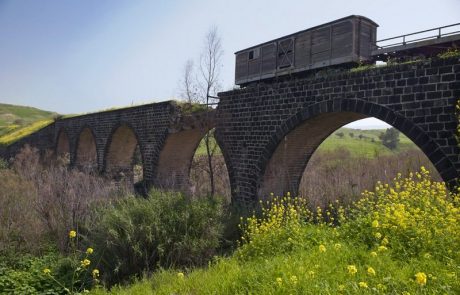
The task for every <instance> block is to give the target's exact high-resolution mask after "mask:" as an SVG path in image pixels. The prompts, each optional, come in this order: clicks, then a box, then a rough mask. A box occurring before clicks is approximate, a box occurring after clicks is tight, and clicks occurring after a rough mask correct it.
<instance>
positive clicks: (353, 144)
mask: <svg viewBox="0 0 460 295" xmlns="http://www.w3.org/2000/svg"><path fill="white" fill-rule="evenodd" d="M382 132H385V129H373V130H361V129H351V128H339V129H337V130H336V131H335V132H334V133H332V134H331V135H330V136H329V137H328V138H326V140H325V141H324V142H323V143H322V144H321V145H320V146H319V148H318V151H331V150H335V149H337V148H345V149H347V150H349V151H350V152H351V153H352V155H356V156H365V157H368V158H373V157H375V156H377V155H390V154H395V153H399V152H402V151H406V150H410V149H415V148H417V146H416V145H415V144H414V143H413V142H412V141H411V140H410V139H409V138H407V137H406V136H405V135H404V134H403V133H400V134H399V142H400V144H399V147H398V149H396V150H393V151H392V150H390V149H388V148H387V147H385V146H384V145H382V143H381V141H380V139H379V135H380V133H382ZM340 133H343V136H342V137H339V136H338V135H337V134H340ZM196 154H197V155H199V156H201V155H206V146H205V145H204V142H203V141H202V142H201V143H200V146H199V147H198V149H197V152H196ZM216 154H220V150H217V151H216Z"/></svg>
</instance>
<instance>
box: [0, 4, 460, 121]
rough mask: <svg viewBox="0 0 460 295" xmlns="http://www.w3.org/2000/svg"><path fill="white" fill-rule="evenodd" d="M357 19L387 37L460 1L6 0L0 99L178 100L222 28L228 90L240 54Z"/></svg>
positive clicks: (436, 20)
mask: <svg viewBox="0 0 460 295" xmlns="http://www.w3.org/2000/svg"><path fill="white" fill-rule="evenodd" d="M350 14H360V15H364V16H367V17H369V18H371V19H373V20H374V21H376V22H377V23H378V24H379V25H380V27H379V29H378V35H379V36H378V37H379V38H385V37H391V36H395V35H399V34H402V33H410V32H414V31H418V30H423V29H428V28H432V27H436V26H442V25H447V24H451V23H456V22H460V1H458V0H439V1H428V0H423V1H421V0H419V1H413V0H406V1H401V0H400V1H388V0H387V1H383V0H380V1H369V0H367V1H364V0H348V1H343V0H322V1H317V0H315V1H307V0H303V1H301V0H299V1H287V0H284V1H273V0H264V1H251V0H245V1H243V0H233V1H219V0H197V1H182V0H177V1H161V0H151V1H147V0H110V1H109V0H79V1H77V0H41V1H37V0H0V102H3V103H12V104H21V105H29V106H34V107H38V108H42V109H46V110H52V111H57V112H60V113H81V112H89V111H96V110H100V109H105V108H110V107H114V106H127V105H131V104H133V103H135V104H137V103H144V102H145V103H146V102H153V101H162V100H168V99H171V98H174V97H177V96H178V93H179V90H178V83H179V82H178V81H179V79H180V75H181V73H182V71H183V67H184V63H185V61H186V60H187V59H188V58H194V59H196V58H198V56H199V53H200V51H201V48H202V47H201V46H202V41H203V36H204V34H205V33H206V31H207V30H208V29H209V27H210V26H212V25H216V26H217V27H218V28H219V32H220V34H221V36H222V42H223V47H224V51H225V53H224V57H223V65H224V66H223V69H222V75H221V77H222V85H223V86H224V88H226V89H228V88H231V87H232V85H233V75H234V55H233V53H234V52H235V51H237V50H239V49H243V48H246V47H248V46H251V45H254V44H257V43H260V42H263V41H266V40H269V39H273V38H277V37H280V36H283V35H286V34H289V33H292V32H295V31H299V30H302V29H306V28H308V27H311V26H315V25H318V24H321V23H324V22H328V21H331V20H334V19H337V18H340V17H344V16H348V15H350Z"/></svg>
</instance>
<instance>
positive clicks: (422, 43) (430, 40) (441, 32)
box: [371, 23, 460, 60]
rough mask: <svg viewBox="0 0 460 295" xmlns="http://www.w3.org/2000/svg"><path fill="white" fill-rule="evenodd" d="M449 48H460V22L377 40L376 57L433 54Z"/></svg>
mask: <svg viewBox="0 0 460 295" xmlns="http://www.w3.org/2000/svg"><path fill="white" fill-rule="evenodd" d="M449 48H460V23H457V24H453V25H449V26H444V27H439V28H434V29H429V30H424V31H420V32H415V33H411V34H406V35H401V36H397V37H392V38H387V39H383V40H379V41H377V44H376V47H375V49H374V50H373V51H372V53H371V55H372V56H373V57H374V59H377V60H380V59H386V58H388V57H401V56H417V55H424V56H432V55H434V54H438V53H440V52H443V51H445V50H447V49H449Z"/></svg>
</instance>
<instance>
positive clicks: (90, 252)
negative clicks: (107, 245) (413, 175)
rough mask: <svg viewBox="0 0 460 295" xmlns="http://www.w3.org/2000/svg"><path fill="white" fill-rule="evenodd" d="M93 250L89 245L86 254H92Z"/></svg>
mask: <svg viewBox="0 0 460 295" xmlns="http://www.w3.org/2000/svg"><path fill="white" fill-rule="evenodd" d="M93 252H94V250H93V248H91V247H90V248H88V249H86V254H88V255H91V254H93Z"/></svg>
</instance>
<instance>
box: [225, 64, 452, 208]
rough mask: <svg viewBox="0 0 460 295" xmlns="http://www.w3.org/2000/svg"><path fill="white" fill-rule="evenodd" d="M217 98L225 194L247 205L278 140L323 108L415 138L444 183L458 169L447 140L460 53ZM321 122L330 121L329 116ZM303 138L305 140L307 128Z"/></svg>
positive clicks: (289, 80) (284, 80) (269, 84)
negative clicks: (228, 191) (371, 120)
mask: <svg viewBox="0 0 460 295" xmlns="http://www.w3.org/2000/svg"><path fill="white" fill-rule="evenodd" d="M219 98H220V103H219V105H218V108H217V114H216V117H217V118H218V121H217V128H216V130H217V131H216V134H217V136H218V138H219V141H220V144H221V145H222V149H223V151H224V156H225V159H226V162H227V167H228V168H229V176H230V181H231V186H232V196H233V198H234V199H236V200H239V201H243V202H254V201H255V200H256V199H257V198H258V197H259V196H258V195H257V194H258V191H259V190H260V188H261V185H262V183H263V178H264V174H265V171H266V167H267V165H268V163H269V161H270V159H271V158H272V155H273V154H274V152H275V150H276V149H277V147H278V146H279V145H280V143H281V142H282V141H283V138H285V137H286V135H288V134H292V133H291V132H292V131H293V130H295V129H296V128H297V127H299V126H300V125H301V124H302V123H304V122H308V121H309V120H311V119H312V118H315V117H318V116H320V115H322V114H327V113H340V112H347V113H356V114H358V115H360V116H361V117H376V118H378V119H381V120H383V121H385V122H387V123H388V124H390V125H392V126H394V127H396V128H397V129H399V130H400V131H401V132H403V133H404V134H405V135H407V136H408V137H409V138H410V139H411V140H412V141H414V142H415V143H416V144H417V145H418V146H419V147H420V148H421V149H422V150H423V151H424V152H425V154H426V155H427V156H428V158H429V159H430V160H431V161H432V162H433V164H434V165H435V166H436V168H437V169H438V171H439V173H440V174H441V176H442V177H443V179H444V180H445V181H447V182H452V181H453V180H454V179H455V178H456V177H458V175H459V172H460V159H459V148H458V145H457V142H456V139H455V137H454V132H455V129H456V126H457V121H456V117H455V111H454V110H455V103H456V101H457V99H459V98H460V59H459V58H450V59H435V60H426V61H422V62H417V63H410V64H400V65H392V66H385V67H377V68H374V69H371V70H366V71H360V72H354V73H352V72H349V71H346V72H342V73H335V74H330V75H325V76H323V77H320V76H319V74H316V75H313V76H310V77H299V76H293V77H280V78H279V79H278V80H276V79H274V80H272V81H266V82H260V83H258V84H253V85H250V86H248V87H246V88H243V89H239V90H234V91H228V92H223V93H220V94H219ZM328 120H335V119H334V116H332V117H331V116H329V119H328ZM326 122H328V121H327V120H324V121H323V123H326ZM329 123H330V122H329ZM343 123H344V122H341V124H343ZM318 124H321V123H318ZM329 125H330V124H329ZM340 126H341V125H340ZM340 126H337V127H340ZM328 132H330V130H329V131H328ZM296 136H300V135H299V134H297V135H296ZM303 136H304V137H305V138H307V139H306V140H308V137H309V134H308V133H307V134H303ZM298 160H299V161H305V160H304V159H298ZM305 165H306V163H305ZM299 181H300V179H299Z"/></svg>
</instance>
